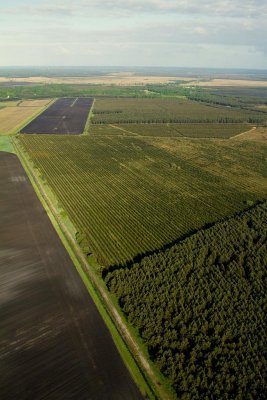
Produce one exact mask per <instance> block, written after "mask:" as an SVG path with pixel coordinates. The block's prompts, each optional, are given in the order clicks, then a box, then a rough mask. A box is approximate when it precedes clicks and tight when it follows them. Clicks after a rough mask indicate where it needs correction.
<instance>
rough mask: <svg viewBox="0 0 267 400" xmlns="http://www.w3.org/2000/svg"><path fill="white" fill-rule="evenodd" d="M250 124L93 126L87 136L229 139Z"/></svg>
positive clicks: (247, 128) (249, 126) (246, 128)
mask: <svg viewBox="0 0 267 400" xmlns="http://www.w3.org/2000/svg"><path fill="white" fill-rule="evenodd" d="M251 128H252V125H251V124H246V123H243V124H238V123H236V124H230V123H229V124H219V123H196V124H191V123H187V124H184V123H180V124H167V123H165V124H160V123H158V124H155V123H154V124H153V123H152V124H144V123H143V124H117V125H116V124H115V125H113V124H94V125H90V129H89V132H88V133H89V134H90V135H93V136H106V135H108V136H114V135H118V136H154V137H195V138H229V137H232V136H235V135H238V134H239V133H242V132H246V131H249V130H250V129H251Z"/></svg>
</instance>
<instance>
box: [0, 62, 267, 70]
mask: <svg viewBox="0 0 267 400" xmlns="http://www.w3.org/2000/svg"><path fill="white" fill-rule="evenodd" d="M7 68H21V69H24V68H33V69H38V68H60V69H68V68H96V69H97V68H108V69H116V68H120V69H122V68H125V69H139V68H144V69H151V70H153V69H155V70H156V69H157V70H159V69H163V70H164V69H165V70H168V69H178V70H190V69H192V70H215V71H263V72H265V71H267V68H256V67H253V68H252V67H208V66H203V67H195V66H182V67H181V66H175V65H171V66H164V65H162V66H159V65H156V66H153V65H104V64H103V65H85V64H84V65H81V64H77V65H50V64H47V65H46V64H42V65H31V64H29V65H19V64H18V65H15V64H14V65H0V69H7Z"/></svg>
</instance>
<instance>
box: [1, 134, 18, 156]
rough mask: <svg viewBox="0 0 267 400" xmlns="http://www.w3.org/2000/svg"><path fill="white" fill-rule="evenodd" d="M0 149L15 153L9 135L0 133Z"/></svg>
mask: <svg viewBox="0 0 267 400" xmlns="http://www.w3.org/2000/svg"><path fill="white" fill-rule="evenodd" d="M0 151H7V152H8V153H15V151H14V148H13V146H12V143H11V140H10V137H9V136H1V135H0Z"/></svg>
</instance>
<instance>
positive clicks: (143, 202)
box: [20, 135, 247, 266]
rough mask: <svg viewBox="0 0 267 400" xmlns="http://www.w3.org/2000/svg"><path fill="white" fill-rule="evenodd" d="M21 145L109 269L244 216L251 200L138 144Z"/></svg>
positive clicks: (58, 141) (52, 141)
mask: <svg viewBox="0 0 267 400" xmlns="http://www.w3.org/2000/svg"><path fill="white" fill-rule="evenodd" d="M20 141H21V143H22V145H23V146H24V148H25V149H26V151H27V153H28V154H29V157H30V159H31V160H32V161H33V162H34V164H35V165H36V166H37V167H38V169H39V170H40V174H41V175H42V176H44V177H45V179H46V181H47V183H48V184H49V185H50V187H51V188H52V189H53V191H54V193H55V195H56V196H57V198H58V200H59V202H60V204H61V205H62V206H63V208H64V209H65V210H66V212H67V213H68V215H69V217H70V218H71V220H72V222H73V223H74V225H75V226H76V228H77V231H79V232H82V233H84V234H85V235H86V238H87V241H88V246H89V250H90V252H92V253H93V254H94V255H95V256H96V257H97V259H98V261H99V262H100V263H101V264H102V265H104V266H109V265H112V264H120V263H126V262H127V261H128V260H131V259H133V258H134V257H135V256H137V255H138V254H143V253H145V252H149V251H152V250H154V249H157V248H160V247H162V246H163V245H165V244H166V243H170V242H172V241H173V240H176V239H177V238H179V237H181V236H183V235H185V234H188V233H189V232H190V231H192V230H195V229H198V228H200V227H202V226H203V225H205V224H207V223H210V222H213V221H215V220H218V219H220V218H222V217H224V216H225V215H229V214H231V213H233V212H234V211H236V210H238V209H240V207H242V206H243V205H244V201H245V199H246V198H247V193H246V191H245V190H244V189H242V188H240V189H239V188H238V187H237V185H234V184H233V183H231V182H230V181H228V180H227V179H226V178H225V177H223V178H221V177H219V176H217V175H214V174H212V173H211V172H210V171H208V170H204V169H202V168H201V166H196V165H194V163H193V162H191V161H190V160H185V159H184V158H183V157H179V154H177V155H174V154H170V153H168V152H167V151H164V149H160V148H157V147H155V146H153V145H152V144H149V143H146V142H145V141H142V140H141V139H140V138H133V137H116V136H115V137H105V138H101V137H98V138H97V137H95V138H92V137H89V136H82V137H70V136H50V135H46V136H37V135H31V136H23V137H21V138H20Z"/></svg>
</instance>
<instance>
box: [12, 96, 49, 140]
mask: <svg viewBox="0 0 267 400" xmlns="http://www.w3.org/2000/svg"><path fill="white" fill-rule="evenodd" d="M29 100H31V99H29ZM55 101H56V99H50V101H49V102H48V104H46V105H45V106H43V107H42V108H41V109H40V110H38V111H37V112H36V113H34V114H33V115H32V116H31V117H29V118H27V119H26V120H24V121H23V122H22V123H21V124H19V125H17V126H16V127H15V128H14V129H13V130H12V131H11V132H10V133H9V135H14V134H16V133H19V132H20V131H21V129H23V128H24V127H25V126H27V125H28V124H29V123H30V122H32V121H33V120H34V119H35V118H37V117H38V116H39V115H40V114H42V113H43V112H44V111H45V110H46V109H47V108H48V107H50V106H51V105H52V104H53V103H54V102H55Z"/></svg>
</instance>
